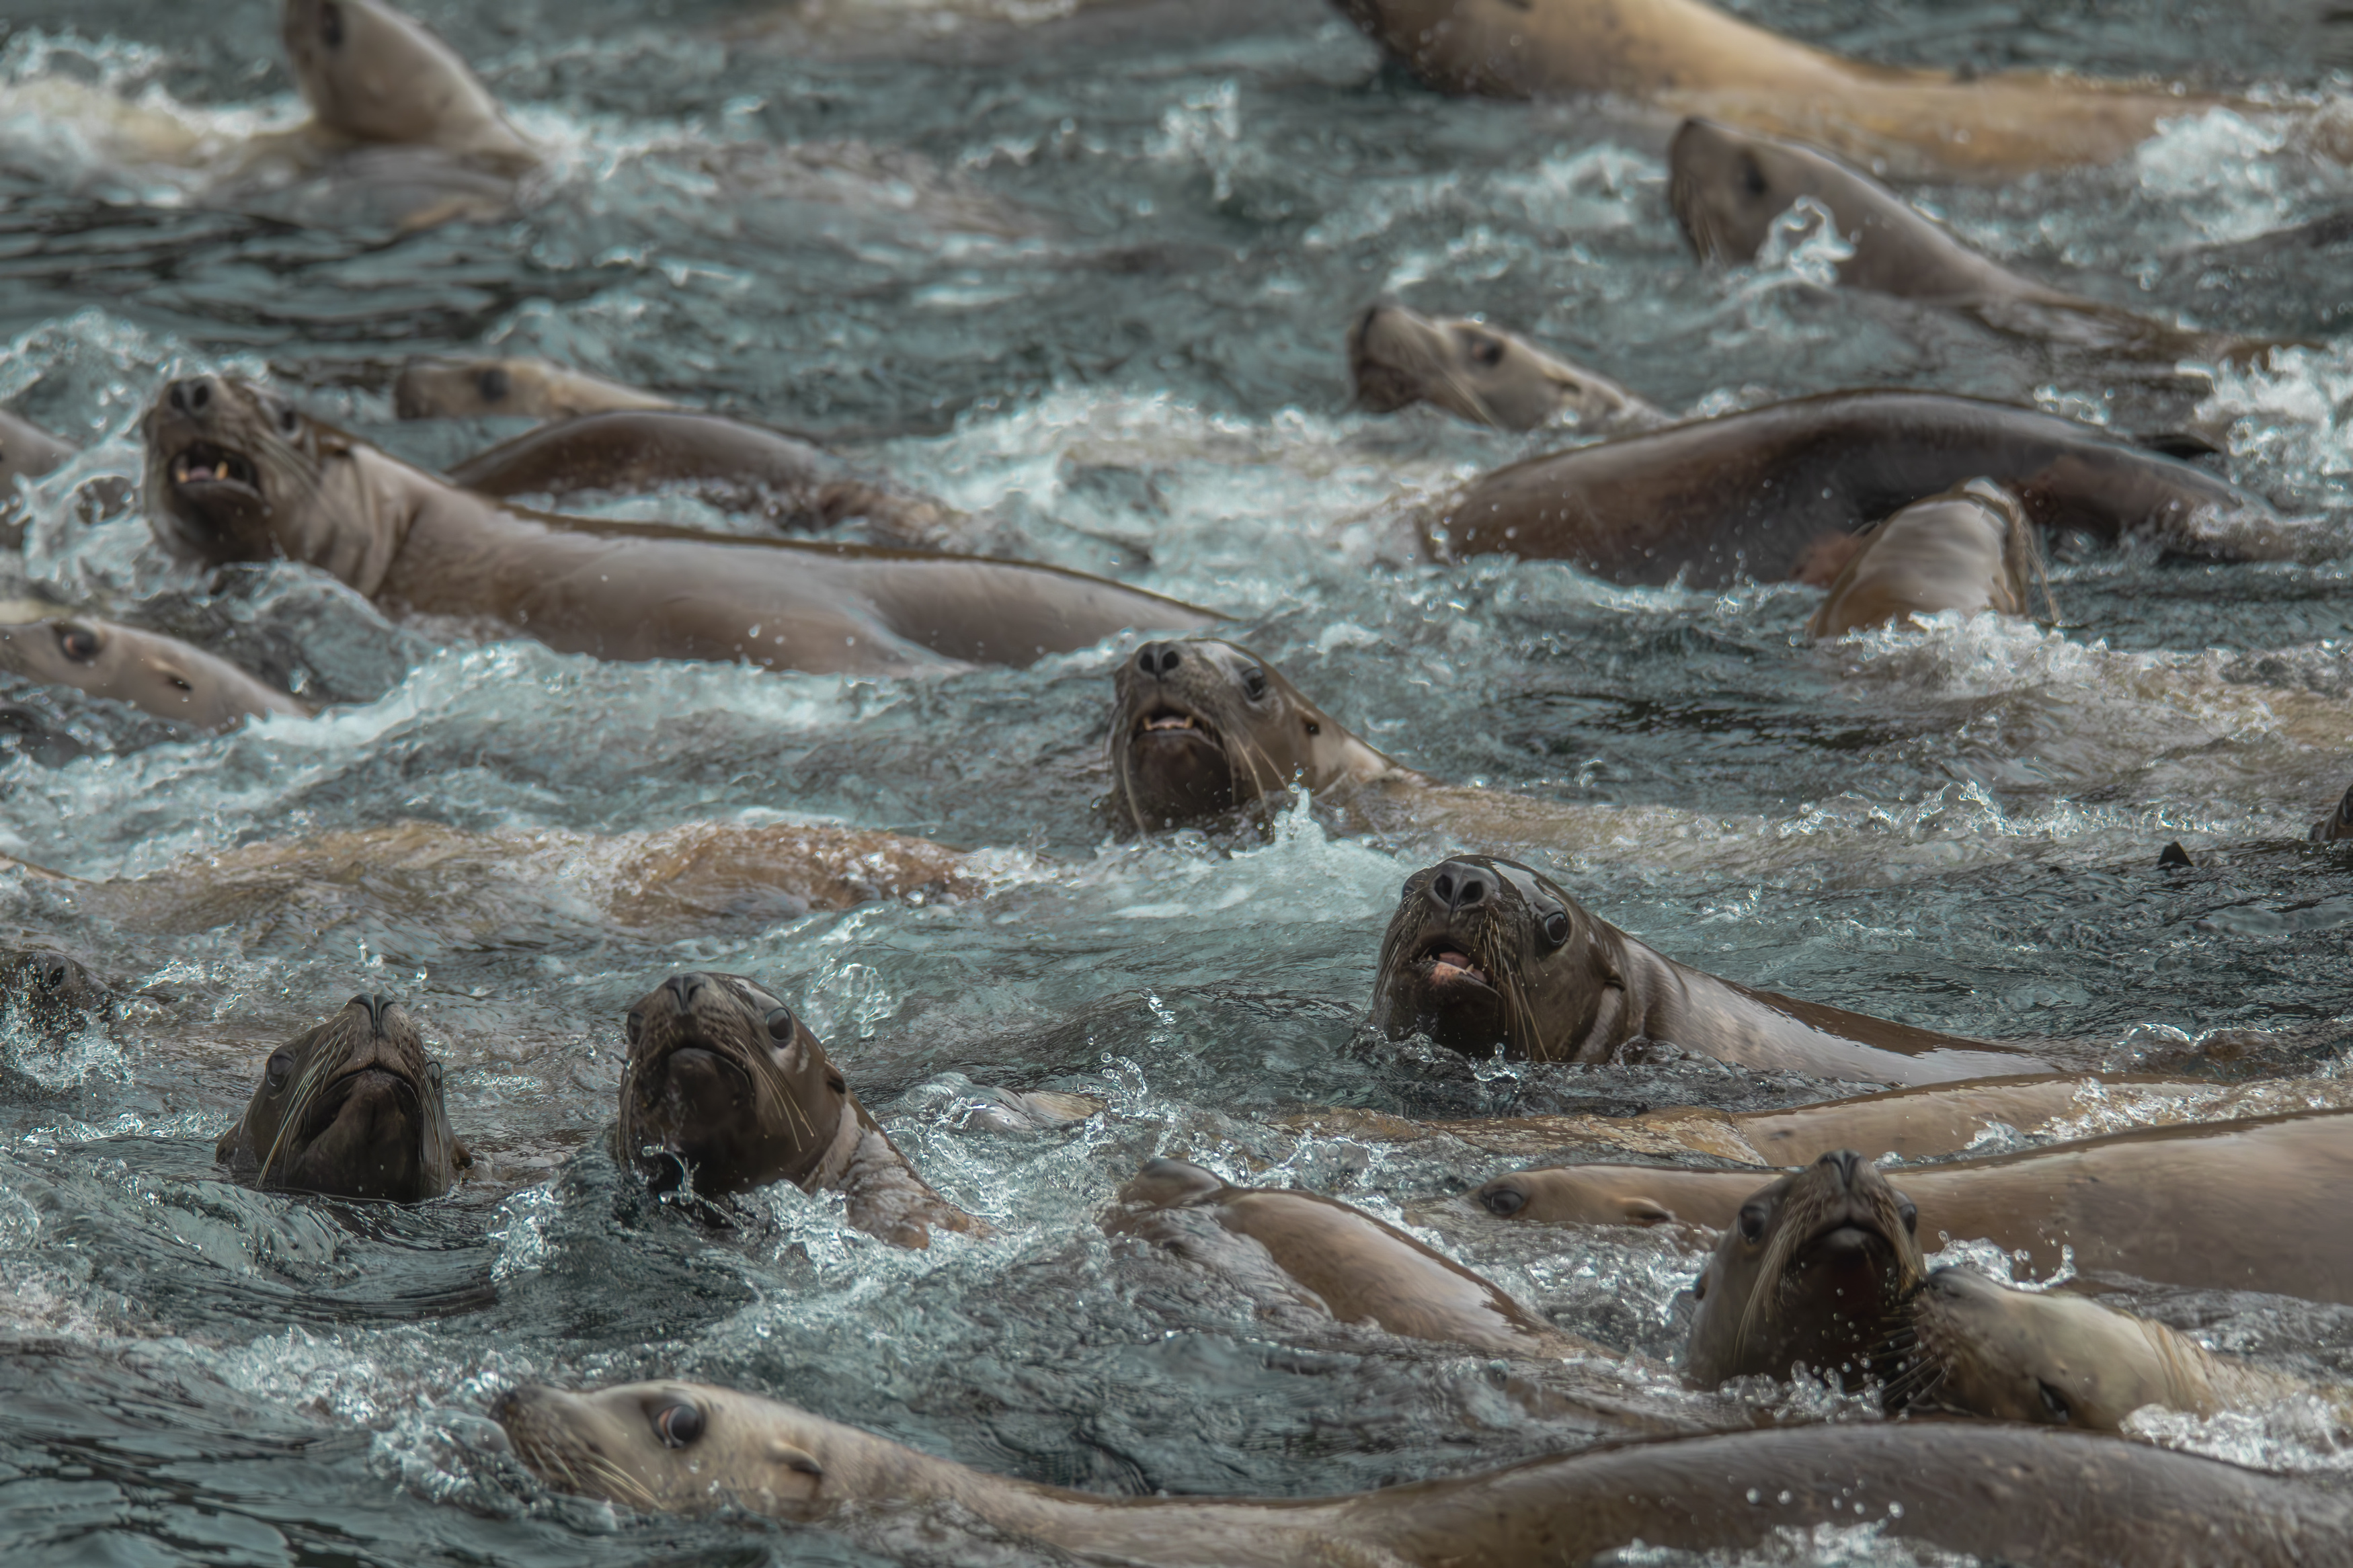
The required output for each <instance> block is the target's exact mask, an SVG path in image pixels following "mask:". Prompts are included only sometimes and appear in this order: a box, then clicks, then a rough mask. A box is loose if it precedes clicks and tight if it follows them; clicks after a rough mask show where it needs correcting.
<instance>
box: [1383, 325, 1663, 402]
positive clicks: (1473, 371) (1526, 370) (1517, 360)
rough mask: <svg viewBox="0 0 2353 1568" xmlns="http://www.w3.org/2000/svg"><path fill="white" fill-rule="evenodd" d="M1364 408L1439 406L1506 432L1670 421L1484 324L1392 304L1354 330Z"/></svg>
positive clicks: (1611, 385) (1598, 378)
mask: <svg viewBox="0 0 2353 1568" xmlns="http://www.w3.org/2000/svg"><path fill="white" fill-rule="evenodd" d="M1348 378H1349V380H1350V381H1351V382H1352V383H1354V384H1355V386H1356V405H1357V406H1358V407H1360V408H1364V409H1367V410H1369V411H1371V412H1372V413H1375V414H1389V413H1394V412H1395V411H1396V410H1398V409H1400V408H1403V407H1406V406H1407V405H1409V404H1414V403H1421V402H1430V403H1434V404H1436V405H1438V406H1439V407H1440V408H1443V409H1445V410H1446V411H1447V412H1448V413H1449V414H1451V415H1453V416H1455V417H1456V418H1458V419H1467V420H1469V421H1470V422H1471V423H1472V424H1473V425H1492V426H1494V427H1495V428H1497V429H1499V430H1533V429H1535V428H1536V427H1537V426H1540V425H1549V424H1551V423H1553V422H1554V421H1555V420H1558V421H1560V422H1562V423H1563V424H1567V425H1571V426H1577V428H1580V429H1610V428H1634V429H1640V428H1644V427H1647V426H1653V425H1662V424H1664V423H1666V419H1667V416H1665V415H1664V414H1662V413H1661V412H1660V411H1659V409H1658V408H1656V407H1655V406H1653V405H1651V404H1650V403H1648V402H1645V401H1644V400H1643V399H1642V398H1641V397H1638V396H1636V395H1634V394H1633V393H1631V392H1629V391H1627V390H1626V388H1624V387H1622V386H1620V385H1619V384H1617V383H1616V382H1614V381H1612V380H1610V379H1609V377H1608V376H1606V375H1601V374H1597V373H1596V372H1593V371H1589V370H1587V369H1585V368H1584V367H1583V366H1582V365H1575V364H1571V363H1568V362H1567V361H1566V360H1562V359H1558V358H1556V357H1555V356H1553V355H1551V354H1548V353H1545V352H1544V350H1542V349H1540V348H1537V347H1536V346H1535V344H1533V343H1531V342H1528V341H1527V340H1525V338H1519V337H1515V336H1514V335H1513V334H1512V333H1510V332H1503V331H1496V330H1495V329H1494V328H1493V327H1490V326H1488V325H1486V324H1485V323H1484V322H1482V321H1468V320H1463V319H1460V318H1456V319H1447V320H1433V319H1431V318H1430V317H1428V316H1424V315H1419V314H1418V313H1416V312H1414V311H1412V310H1407V309H1406V308H1405V307H1404V306H1402V305H1399V304H1396V303H1394V302H1393V301H1389V300H1383V301H1381V302H1380V303H1378V304H1376V305H1374V306H1372V307H1371V308H1370V309H1368V310H1366V312H1365V313H1364V314H1363V315H1361V316H1359V317H1357V318H1356V321H1355V323H1354V324H1353V325H1351V326H1350V327H1349V329H1348Z"/></svg>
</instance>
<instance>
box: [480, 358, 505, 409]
mask: <svg viewBox="0 0 2353 1568" xmlns="http://www.w3.org/2000/svg"><path fill="white" fill-rule="evenodd" d="M474 390H475V391H477V392H479V393H480V394H481V395H482V401H483V402H485V403H504V402H505V401H506V400H507V392H508V390H509V389H508V386H507V373H506V372H505V371H503V370H501V369H500V368H499V367H498V366H497V365H492V366H491V367H490V368H489V369H488V370H485V371H484V372H482V373H481V374H480V375H478V376H476V377H475V378H474Z"/></svg>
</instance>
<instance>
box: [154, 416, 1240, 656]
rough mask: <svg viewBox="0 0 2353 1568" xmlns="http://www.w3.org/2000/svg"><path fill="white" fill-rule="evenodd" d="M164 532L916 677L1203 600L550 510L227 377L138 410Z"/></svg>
mask: <svg viewBox="0 0 2353 1568" xmlns="http://www.w3.org/2000/svg"><path fill="white" fill-rule="evenodd" d="M142 433H143V434H144V436H145V437H146V446H147V468H146V491H145V494H146V502H147V508H148V516H149V521H151V523H152V524H153V527H154V529H155V531H156V534H157V537H158V538H159V539H161V540H162V541H163V542H164V543H165V544H166V545H167V546H168V547H170V548H173V549H174V550H177V551H178V552H181V553H183V554H185V555H189V556H193V557H195V559H197V560H199V561H202V562H205V563H210V564H215V565H219V564H226V563H230V562H235V561H269V560H274V559H280V558H282V559H286V560H290V561H296V562H301V563H305V564H308V565H312V566H316V567H319V568H320V569H321V570H322V571H325V572H327V573H328V574H331V575H332V576H334V577H336V578H338V579H339V580H341V581H342V582H343V583H345V584H349V585H350V586H351V587H353V589H355V590H357V591H358V592H359V593H361V594H363V595H366V596H367V597H368V598H370V599H373V600H375V601H376V602H377V603H378V604H379V605H383V606H385V608H386V609H387V610H389V611H391V612H392V613H395V614H417V615H431V616H453V617H459V618H460V619H465V620H471V621H475V622H478V623H484V622H487V623H492V624H496V625H499V626H506V627H510V628H512V629H513V630H514V631H515V632H517V633H520V634H522V635H525V636H529V637H536V638H538V639H539V640H540V641H542V642H543V643H546V644H547V645H548V646H549V647H554V648H555V649H557V650H559V651H561V652H565V653H585V654H592V655H595V656H596V657H597V658H611V659H623V660H631V659H649V658H697V659H719V660H727V661H740V662H744V663H749V664H755V665H759V666H762V667H764V668H771V669H803V670H809V671H812V672H816V673H831V672H845V673H858V674H876V675H881V674H904V673H915V672H922V671H935V670H944V669H948V668H955V667H956V666H958V665H960V664H966V663H991V664H1017V665H1019V664H1028V663H1029V662H1031V661H1032V660H1035V659H1037V658H1040V657H1041V656H1043V655H1045V654H1049V653H1067V652H1071V651H1072V650H1074V649H1077V648H1082V647H1090V646H1092V644H1094V643H1097V642H1100V641H1101V640H1103V638H1104V637H1109V636H1111V635H1112V634H1113V633H1115V632H1119V631H1123V630H1125V629H1128V628H1130V627H1150V628H1164V627H1165V628H1191V627H1195V626H1201V625H1203V624H1205V623H1207V622H1208V621H1209V620H1211V619H1213V618H1214V617H1213V616H1210V615H1209V614H1208V612H1207V611H1203V610H1199V609H1196V608H1194V607H1193V606H1192V605H1180V604H1178V603H1177V602H1176V601H1175V600H1173V599H1165V598H1162V597H1160V596H1159V595H1154V594H1146V593H1143V592H1141V591H1139V590H1136V589H1133V588H1126V587H1123V586H1121V585H1120V584H1116V583H1110V582H1105V581H1103V580H1102V579H1100V578H1094V577H1089V576H1086V575H1084V574H1080V573H1076V572H1065V571H1061V570H1059V569H1057V568H1054V567H1048V566H1028V565H1020V564H1017V563H1012V562H1004V561H988V560H982V559H978V558H974V557H959V556H941V555H925V554H916V553H910V552H892V551H886V550H875V549H862V548H860V547H858V546H854V545H832V544H815V543H798V542H790V541H785V540H751V539H740V538H735V537H732V536H725V535H712V534H702V533H696V532H693V531H689V530H685V529H673V528H665V527H661V526H659V525H656V524H641V523H600V522H591V521H585V520H581V519H576V518H575V519H558V518H548V517H543V516H540V515H537V514H533V513H529V512H524V511H522V510H516V509H513V508H509V507H505V506H501V505H500V504H498V503H497V502H495V501H492V500H488V499H486V498H484V497H481V496H478V495H475V494H473V493H472V492H471V491H469V490H463V489H458V488H456V487H455V486H452V485H448V484H446V483H444V482H443V481H441V480H439V479H435V478H434V477H433V476H431V475H429V474H427V473H425V472H424V471H423V470H421V469H418V468H411V467H409V466H408V465H407V464H406V463H402V462H400V461H398V460H397V459H396V458H390V457H387V456H386V455H385V454H384V453H383V452H381V451H378V450H377V449H376V448H375V447H370V446H368V445H366V444H365V443H364V442H362V441H359V440H356V439H354V438H353V437H350V436H348V435H345V434H344V433H343V432H342V431H340V430H336V429H334V428H332V426H326V425H322V424H321V423H319V422H317V421H315V420H312V419H310V418H308V417H306V416H304V415H302V414H301V412H300V411H299V410H298V409H296V408H295V407H294V406H293V405H291V404H290V403H287V402H285V401H283V400H282V399H280V398H279V397H278V396H276V395H274V394H271V393H269V392H265V391H262V390H261V389H259V388H257V387H253V386H249V385H248V384H244V383H242V382H238V381H235V380H231V379H228V378H226V377H214V376H195V377H191V378H189V379H187V380H185V381H177V382H174V383H172V384H170V385H169V386H167V387H166V388H164V392H163V394H162V395H160V396H159V397H158V398H157V399H156V401H155V403H154V405H153V406H152V407H151V408H150V409H149V410H148V412H147V416H146V417H145V419H144V421H143V422H142Z"/></svg>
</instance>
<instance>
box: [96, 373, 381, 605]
mask: <svg viewBox="0 0 2353 1568" xmlns="http://www.w3.org/2000/svg"><path fill="white" fill-rule="evenodd" d="M139 428H140V435H141V437H142V439H143V441H144V443H145V445H146V448H147V461H146V476H145V479H144V481H143V484H144V494H145V498H146V505H147V519H148V522H149V524H150V526H151V527H153V530H154V531H155V535H156V537H157V539H158V540H160V541H161V542H163V543H164V546H165V547H166V548H167V549H171V550H173V551H174V552H178V553H180V554H183V555H188V556H193V557H195V559H197V560H199V561H201V562H203V563H206V564H207V565H213V566H220V565H226V564H227V563H231V562H237V561H276V560H281V559H282V560H287V561H299V562H302V563H307V564H309V565H312V566H317V567H319V568H321V569H322V570H324V571H326V572H328V573H330V574H332V575H334V576H336V577H338V578H341V579H342V580H343V582H344V583H346V584H350V585H351V586H352V587H353V588H356V589H358V590H359V591H360V592H361V593H362V594H373V593H375V590H376V589H377V587H378V586H380V585H381V584H382V583H383V581H384V575H385V570H386V569H387V568H388V567H389V566H390V565H391V563H392V558H393V556H394V555H395V554H396V553H397V552H398V551H399V548H400V543H401V540H402V538H403V537H404V530H405V526H406V524H405V519H404V517H403V516H402V515H400V514H399V511H398V509H397V508H396V507H395V506H393V505H391V504H390V502H389V499H388V497H387V494H386V486H385V482H384V481H385V476H384V475H382V474H379V473H376V472H375V471H373V468H372V464H371V459H374V460H375V462H385V461H386V460H385V459H382V458H379V457H378V455H377V454H376V453H375V449H374V448H373V447H369V446H367V445H366V444H365V443H364V442H362V441H357V440H354V439H353V437H350V436H347V435H345V434H344V433H343V431H341V430H338V429H336V428H335V427H334V426H332V425H328V424H325V423H323V422H322V421H320V420H316V419H313V418H311V416H308V415H306V414H304V413H303V412H302V411H301V409H299V408H297V407H295V406H294V405H293V404H291V403H290V402H288V401H287V400H286V399H285V398H283V397H281V396H280V395H278V394H277V393H275V392H271V391H269V390H268V389H266V388H263V387H259V386H255V385H253V384H251V383H249V382H246V381H240V380H238V379H237V378H236V377H234V376H226V375H191V376H184V377H182V378H181V379H180V380H178V381H174V382H172V383H171V384H168V385H166V386H165V387H164V390H163V391H162V392H161V393H159V394H158V395H156V398H155V401H154V402H153V404H152V405H149V406H148V409H147V412H146V414H145V415H144V416H142V418H141V420H140V426H139Z"/></svg>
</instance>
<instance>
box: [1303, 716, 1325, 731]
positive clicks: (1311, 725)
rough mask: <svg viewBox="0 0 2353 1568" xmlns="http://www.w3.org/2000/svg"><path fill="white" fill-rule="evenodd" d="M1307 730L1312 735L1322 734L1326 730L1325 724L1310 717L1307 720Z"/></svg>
mask: <svg viewBox="0 0 2353 1568" xmlns="http://www.w3.org/2000/svg"><path fill="white" fill-rule="evenodd" d="M1307 732H1308V733H1309V734H1311V735H1320V734H1322V733H1323V732H1324V726H1323V725H1321V724H1318V723H1317V722H1316V721H1314V720H1313V719H1310V720H1309V721H1307Z"/></svg>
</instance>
